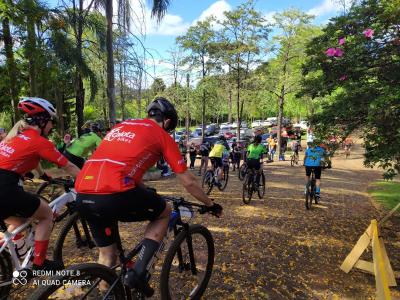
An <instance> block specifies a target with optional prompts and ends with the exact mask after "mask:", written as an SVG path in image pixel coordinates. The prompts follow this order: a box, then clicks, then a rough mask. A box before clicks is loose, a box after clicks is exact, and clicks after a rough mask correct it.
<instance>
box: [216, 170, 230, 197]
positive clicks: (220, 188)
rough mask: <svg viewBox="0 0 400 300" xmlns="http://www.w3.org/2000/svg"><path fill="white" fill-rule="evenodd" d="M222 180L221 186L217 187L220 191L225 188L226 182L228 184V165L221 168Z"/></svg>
mask: <svg viewBox="0 0 400 300" xmlns="http://www.w3.org/2000/svg"><path fill="white" fill-rule="evenodd" d="M222 172H223V173H222V180H221V187H218V189H219V190H220V191H223V190H225V188H226V186H227V184H228V179H229V165H228V166H223V169H222Z"/></svg>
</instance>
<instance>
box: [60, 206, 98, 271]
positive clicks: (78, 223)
mask: <svg viewBox="0 0 400 300" xmlns="http://www.w3.org/2000/svg"><path fill="white" fill-rule="evenodd" d="M71 232H73V233H71ZM73 238H75V240H74V241H73V242H75V247H76V248H77V249H81V251H84V252H85V257H82V259H84V261H87V260H88V257H90V256H89V255H88V251H90V250H91V249H93V248H95V247H96V245H95V243H94V240H93V237H92V234H91V232H90V229H89V225H88V224H87V221H86V220H85V219H83V218H82V217H81V216H80V215H79V213H78V212H74V213H73V214H72V215H71V216H70V217H69V218H68V219H67V220H66V222H65V224H64V225H63V227H62V228H61V230H60V233H59V235H58V237H57V240H56V243H55V246H54V251H53V259H54V260H55V261H59V262H62V263H63V265H64V266H65V263H66V262H67V265H68V264H69V262H68V261H66V260H65V257H64V256H63V251H64V250H65V249H66V240H68V241H67V243H68V242H72V241H71V239H73ZM81 251H79V252H81ZM93 252H96V253H91V256H92V257H97V250H96V251H93ZM89 254H90V252H89ZM95 254H96V255H95ZM95 260H96V259H94V261H95ZM71 262H73V263H77V262H76V260H73V261H72V258H71ZM82 262H83V261H82Z"/></svg>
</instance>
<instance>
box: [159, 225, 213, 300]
mask: <svg viewBox="0 0 400 300" xmlns="http://www.w3.org/2000/svg"><path fill="white" fill-rule="evenodd" d="M188 234H189V235H190V238H192V239H193V237H194V235H199V236H201V237H202V238H203V239H204V240H205V243H203V244H202V245H198V243H197V244H195V243H194V242H193V240H192V242H193V243H192V245H193V246H199V247H203V249H202V250H204V253H205V254H206V255H207V257H204V256H199V255H197V257H196V253H194V255H195V257H194V259H195V263H196V261H197V263H198V262H199V258H204V263H205V266H204V265H200V268H201V267H203V272H202V274H201V275H202V277H201V278H200V279H201V281H199V280H197V278H196V279H195V281H193V282H192V284H191V282H190V280H188V279H187V277H185V279H184V280H177V282H171V283H172V285H171V284H170V279H171V275H174V273H171V268H172V267H173V266H174V267H176V264H178V270H177V274H180V275H179V276H177V277H183V276H184V274H183V273H186V274H190V275H193V274H192V270H191V262H190V258H189V261H188V262H183V264H182V262H181V261H182V259H183V256H184V253H183V252H184V248H185V246H187V245H188ZM205 248H207V250H206V249H205ZM204 253H203V254H204ZM185 254H186V253H185ZM214 256H215V249H214V239H213V237H212V235H211V232H210V231H209V230H208V229H207V228H206V227H204V226H202V225H197V224H195V225H190V226H189V230H183V231H181V232H180V233H179V234H178V235H177V236H176V237H175V239H174V241H173V242H172V244H171V246H170V247H169V249H168V252H167V254H166V256H165V259H164V263H163V265H162V269H161V276H160V293H161V299H162V300H172V299H201V297H202V295H203V294H204V291H205V290H206V288H207V285H208V282H209V280H210V278H211V273H212V269H213V266H214ZM174 258H176V260H178V263H176V262H175V263H174ZM185 258H186V257H185ZM198 267H199V264H197V266H196V271H197V269H199V268H198ZM172 272H173V271H172ZM193 277H195V276H193ZM189 279H191V278H190V277H189ZM180 282H182V283H183V284H184V286H185V287H186V286H190V285H195V287H194V289H192V290H191V293H189V294H188V295H186V291H183V288H177V286H176V285H177V284H179V283H180ZM173 288H176V290H177V291H176V292H178V293H182V294H183V296H181V297H177V295H175V293H173V292H175V291H174V290H173Z"/></svg>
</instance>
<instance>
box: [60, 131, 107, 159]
mask: <svg viewBox="0 0 400 300" xmlns="http://www.w3.org/2000/svg"><path fill="white" fill-rule="evenodd" d="M100 142H101V138H100V137H99V136H98V135H97V134H95V133H94V132H89V133H85V134H82V135H81V136H80V137H79V138H77V139H75V140H73V141H72V143H71V145H69V146H68V147H67V149H66V151H68V152H69V153H71V154H73V155H75V156H78V157H82V158H86V157H87V156H88V155H89V153H90V152H92V151H93V150H94V149H96V148H97V146H98V145H99V144H100Z"/></svg>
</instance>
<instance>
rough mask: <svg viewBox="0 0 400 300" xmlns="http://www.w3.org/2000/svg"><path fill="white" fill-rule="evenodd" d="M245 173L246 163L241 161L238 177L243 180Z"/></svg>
mask: <svg viewBox="0 0 400 300" xmlns="http://www.w3.org/2000/svg"><path fill="white" fill-rule="evenodd" d="M246 173H247V165H246V164H245V163H243V164H242V165H241V166H240V168H239V172H238V176H239V179H240V180H244V177H245V176H246Z"/></svg>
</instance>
